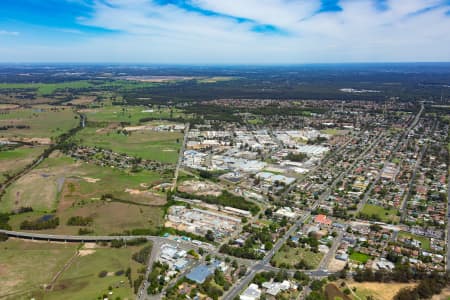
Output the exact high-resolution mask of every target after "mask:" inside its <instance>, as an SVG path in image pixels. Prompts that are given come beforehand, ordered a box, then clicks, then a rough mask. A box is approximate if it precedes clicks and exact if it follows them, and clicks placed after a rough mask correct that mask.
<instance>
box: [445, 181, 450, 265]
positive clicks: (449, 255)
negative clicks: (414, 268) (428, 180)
mask: <svg viewBox="0 0 450 300" xmlns="http://www.w3.org/2000/svg"><path fill="white" fill-rule="evenodd" d="M446 236H447V261H446V265H445V267H446V270H447V272H450V263H449V262H450V175H449V176H448V178H447V234H446Z"/></svg>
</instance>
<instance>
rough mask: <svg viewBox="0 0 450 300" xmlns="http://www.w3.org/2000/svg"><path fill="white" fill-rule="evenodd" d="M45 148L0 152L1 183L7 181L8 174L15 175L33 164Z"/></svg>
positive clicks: (21, 148) (37, 147) (24, 147)
mask: <svg viewBox="0 0 450 300" xmlns="http://www.w3.org/2000/svg"><path fill="white" fill-rule="evenodd" d="M44 149H45V147H43V146H35V147H28V146H23V147H19V148H16V149H13V150H7V151H0V183H2V182H4V181H5V180H6V176H5V175H6V174H10V175H13V174H15V173H17V172H19V171H20V170H22V169H23V168H24V167H25V166H27V165H28V164H30V163H31V162H33V160H34V159H36V158H37V157H38V156H39V155H40V154H41V153H42V152H44Z"/></svg>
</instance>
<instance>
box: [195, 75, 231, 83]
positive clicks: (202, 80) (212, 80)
mask: <svg viewBox="0 0 450 300" xmlns="http://www.w3.org/2000/svg"><path fill="white" fill-rule="evenodd" d="M237 79H239V77H231V76H213V77H207V78H200V79H197V82H198V83H217V82H222V81H230V80H237Z"/></svg>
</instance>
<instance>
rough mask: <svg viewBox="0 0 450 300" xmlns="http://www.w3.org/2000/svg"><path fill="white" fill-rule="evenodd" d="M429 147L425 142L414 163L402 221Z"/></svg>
mask: <svg viewBox="0 0 450 300" xmlns="http://www.w3.org/2000/svg"><path fill="white" fill-rule="evenodd" d="M436 126H437V122H436V120H435V121H434V124H433V128H432V130H431V135H433V133H434V131H435V129H436ZM427 149H428V144H425V145H423V146H422V149H421V151H420V154H419V156H418V157H417V160H416V164H415V165H414V170H413V173H412V176H411V179H410V180H409V184H408V191H407V193H406V194H405V197H404V198H403V201H402V204H401V205H400V212H401V221H402V222H404V221H405V219H406V213H407V209H406V208H407V207H408V200H409V198H410V196H411V194H412V191H413V188H414V182H415V180H416V174H417V170H418V169H419V167H420V164H421V163H422V159H423V157H424V155H425V153H426V151H427Z"/></svg>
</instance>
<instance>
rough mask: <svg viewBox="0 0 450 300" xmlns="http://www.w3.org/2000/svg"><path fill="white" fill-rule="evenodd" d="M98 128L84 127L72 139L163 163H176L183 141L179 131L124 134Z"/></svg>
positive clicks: (86, 144)
mask: <svg viewBox="0 0 450 300" xmlns="http://www.w3.org/2000/svg"><path fill="white" fill-rule="evenodd" d="M98 129H99V128H95V127H94V128H92V127H88V128H84V129H83V130H81V131H79V132H78V133H77V134H76V136H75V137H74V138H73V141H75V142H76V143H78V144H81V145H85V146H97V147H101V148H105V149H110V150H112V151H114V152H118V153H126V154H129V155H132V156H136V157H141V158H143V159H148V160H156V161H160V162H165V163H176V161H177V160H178V151H179V149H180V148H181V144H182V142H183V134H182V133H179V132H162V131H152V130H145V131H134V132H132V133H131V134H129V135H124V134H123V133H117V132H116V131H112V132H98Z"/></svg>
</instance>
